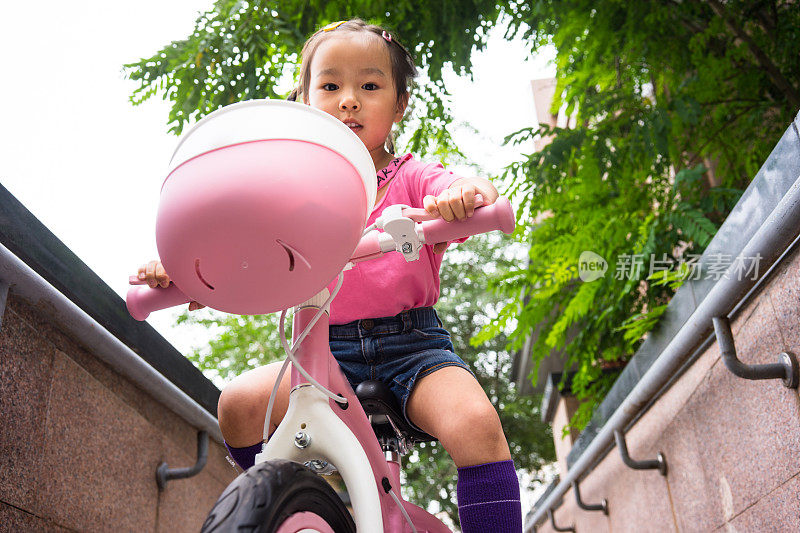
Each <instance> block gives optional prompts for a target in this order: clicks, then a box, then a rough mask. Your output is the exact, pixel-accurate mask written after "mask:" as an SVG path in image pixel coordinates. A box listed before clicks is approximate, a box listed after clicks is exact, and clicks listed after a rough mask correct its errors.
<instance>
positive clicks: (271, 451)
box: [256, 289, 450, 533]
mask: <svg viewBox="0 0 800 533" xmlns="http://www.w3.org/2000/svg"><path fill="white" fill-rule="evenodd" d="M323 293H327V289H324V290H323ZM310 301H319V297H317V298H315V299H312V300H309V302H310ZM318 310H319V307H317V306H315V305H311V304H303V305H301V306H299V307H298V308H297V310H296V312H295V314H294V321H293V328H292V331H293V332H294V335H295V336H297V335H298V334H299V332H300V331H302V330H303V329H304V328H305V327H306V326H307V325H308V324H309V323H310V322H311V320H312V318H313V317H314V315H315V314H316V313H317V311H318ZM328 323H329V322H328V314H327V313H323V315H322V316H321V317H320V319H319V320H318V321H317V323H316V324H315V325H314V326H313V328H312V329H311V330H310V331H309V334H308V336H307V337H306V338H305V339H304V340H303V341H302V343H301V344H300V346H299V347H298V348H297V350H296V352H295V357H296V358H297V361H298V363H299V364H300V365H302V367H303V368H305V369H306V371H307V372H308V373H309V374H310V375H311V376H312V377H314V379H316V380H317V381H318V382H319V383H320V384H321V385H323V386H324V387H326V388H328V389H330V390H332V391H333V392H336V393H337V394H340V395H342V396H344V397H345V398H347V402H348V403H347V406H346V407H344V408H343V407H340V405H339V404H338V403H337V402H336V401H334V400H332V399H330V398H328V397H327V396H326V395H325V394H323V393H322V392H320V391H319V390H317V389H316V387H314V386H313V385H311V384H310V383H309V382H308V381H307V380H306V379H305V378H304V377H303V376H302V375H301V374H300V373H299V372H298V371H297V370H296V369H295V368H292V373H291V386H292V388H291V392H290V394H289V407H288V410H287V412H286V415H285V416H284V418H283V420H282V421H281V423H280V424H279V425H278V427H277V429H276V430H275V432H274V433H273V434H272V436H271V437H270V439H269V441H268V442H267V443H266V445H265V447H264V450H263V451H262V452H261V453H260V454H258V455H257V456H256V463H260V462H263V461H269V460H272V459H288V460H291V461H297V462H301V463H304V462H306V461H311V460H315V459H317V460H323V461H327V462H329V463H331V464H333V465H335V466H336V468H337V470H338V471H339V472H340V474H341V476H342V479H343V480H344V482H345V485H346V486H347V491H348V493H349V495H350V501H351V502H352V507H353V514H354V516H353V518H354V520H355V523H356V529H357V530H358V532H359V533H372V532H376V533H383V532H390V533H401V532H402V533H405V532H409V533H410V532H411V531H412V530H411V528H410V527H409V526H408V523H407V522H406V520H405V518H404V516H403V514H402V512H401V511H400V509H399V508H398V506H397V503H396V502H395V501H394V499H393V498H392V497H391V495H390V494H389V492H388V489H387V485H388V486H389V487H390V488H391V489H393V490H394V492H395V494H396V495H397V497H398V498H399V500H400V502H401V503H402V505H403V508H404V509H405V510H406V512H407V513H408V514H409V516H410V517H411V521H412V522H413V523H414V526H415V527H416V529H417V531H418V532H419V533H423V532H428V533H449V532H450V529H449V528H448V527H447V526H445V525H444V524H443V523H442V522H441V521H440V520H439V519H437V518H436V517H435V516H433V515H432V514H430V513H428V512H427V511H425V510H424V509H422V508H421V507H419V506H417V505H414V504H413V503H410V502H407V501H405V500H403V499H402V496H401V494H400V464H399V463H398V462H395V461H392V460H387V459H386V458H385V456H384V453H383V451H381V448H380V445H379V443H378V440H377V438H376V437H375V434H374V432H373V430H372V426H371V424H370V422H369V420H368V419H367V415H366V414H365V413H364V409H363V408H362V407H361V403H360V402H359V400H358V398H357V397H356V395H355V393H354V392H353V389H352V387H350V384H349V383H348V382H347V379H346V378H345V377H344V375H343V374H342V371H341V370H340V369H339V363H337V362H336V359H334V357H333V355H332V354H331V351H330V347H329V345H328ZM298 433H304V434H305V435H306V439H301V440H300V442H298V441H297V440H296V438H295V436H296V435H297V434H298ZM304 440H305V442H303V441H304Z"/></svg>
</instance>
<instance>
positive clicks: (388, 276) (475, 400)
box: [139, 19, 522, 533]
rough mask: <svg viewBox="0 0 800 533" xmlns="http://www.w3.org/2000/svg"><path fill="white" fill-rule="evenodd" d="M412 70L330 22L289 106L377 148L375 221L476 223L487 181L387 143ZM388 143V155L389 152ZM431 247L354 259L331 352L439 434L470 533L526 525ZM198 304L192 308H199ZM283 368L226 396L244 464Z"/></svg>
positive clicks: (147, 274)
mask: <svg viewBox="0 0 800 533" xmlns="http://www.w3.org/2000/svg"><path fill="white" fill-rule="evenodd" d="M415 75H416V67H415V66H414V62H413V60H412V58H411V55H410V54H409V53H408V51H407V50H406V49H405V48H404V47H403V46H402V45H401V44H400V43H398V42H397V39H396V37H395V36H393V35H391V34H390V33H389V32H387V31H385V30H384V29H383V28H381V27H378V26H372V25H367V24H365V23H364V22H363V21H361V20H359V19H354V20H349V21H346V22H337V23H335V24H331V25H329V26H327V27H325V28H323V29H322V30H320V31H318V32H317V33H315V34H314V35H312V36H311V37H310V38H309V39H308V41H306V43H305V45H304V46H303V51H302V66H301V72H300V78H299V85H298V87H297V89H295V91H293V93H292V96H290V99H293V100H297V101H301V102H303V103H305V104H307V105H311V106H313V107H316V108H318V109H321V110H323V111H325V112H327V113H329V114H330V115H332V116H334V117H336V118H337V119H339V120H341V121H342V122H344V123H345V124H346V125H347V126H348V127H350V129H351V130H352V131H353V132H354V133H355V134H356V135H357V136H358V137H359V139H361V141H362V142H363V143H364V145H365V146H366V147H367V150H369V153H370V155H371V156H372V160H373V162H374V163H375V168H376V169H380V170H378V173H377V177H376V179H377V182H378V196H377V199H376V201H375V208H374V210H373V212H372V215H371V216H370V218H369V220H368V222H367V224H371V223H372V222H374V220H375V218H376V217H377V216H378V215H380V213H381V211H382V208H383V207H385V206H388V205H392V204H406V205H409V206H411V207H424V208H425V209H426V210H427V211H428V212H430V213H432V214H434V215H438V216H441V217H442V218H444V219H445V220H447V221H453V220H456V219H458V220H461V219H464V218H466V217H469V216H472V214H473V211H474V208H475V195H476V194H481V195H482V196H483V198H484V202H485V203H487V204H491V203H493V202H494V201H495V200H496V199H497V196H498V194H497V190H496V189H495V188H494V186H493V185H492V184H491V183H489V182H488V181H487V180H485V179H481V178H463V177H459V176H456V175H454V174H453V173H451V172H448V171H446V170H444V168H442V165H440V164H425V163H422V162H419V161H416V160H415V159H414V158H413V157H412V156H411V154H406V155H402V156H399V157H398V156H396V155H395V154H394V153H392V151H393V146H392V144H391V140H389V137H390V135H391V129H392V125H393V124H394V123H397V122H400V120H401V119H402V118H403V114H404V112H405V109H406V106H407V105H408V99H409V92H408V84H409V82H410V81H411V79H412V78H413V77H414V76H415ZM387 145H388V149H387ZM446 247H447V243H438V244H436V245H434V246H424V247H423V250H421V251H420V258H419V260H418V261H412V262H410V263H406V261H405V259H404V258H403V257H402V256H401V255H400V254H387V255H385V256H383V257H381V258H380V259H376V260H372V261H365V262H363V263H358V264H356V265H355V266H354V268H353V269H351V270H348V271H347V272H345V276H344V283H343V285H342V288H341V290H340V291H339V294H338V295H337V297H336V298H335V299H334V300H333V302H332V305H331V308H330V324H331V326H330V347H331V351H332V353H333V355H334V357H335V358H336V359H337V361H338V362H339V364H340V366H341V368H342V371H343V372H344V374H345V376H346V377H347V379H348V380H349V381H350V383H351V384H352V385H353V388H354V389H355V387H356V385H357V384H358V383H360V382H361V381H365V380H367V379H376V378H377V379H381V380H382V381H384V382H385V383H386V384H387V385H388V386H389V387H390V388H391V389H392V392H393V393H394V394H395V395H396V396H397V398H398V400H399V402H400V405H401V406H402V408H403V412H404V413H405V415H406V418H407V419H408V421H409V422H411V423H412V424H413V425H414V426H416V427H418V428H420V429H422V430H423V431H425V432H426V433H429V434H430V435H433V436H434V437H436V438H437V439H438V440H439V442H441V444H442V446H444V448H445V449H446V450H447V452H448V453H449V454H450V456H451V457H452V459H453V461H454V462H455V464H456V466H457V467H458V485H457V495H458V509H459V517H460V519H461V525H462V529H463V531H464V532H465V533H468V532H489V531H491V532H493V533H494V532H498V533H499V532H514V533H518V532H520V531H521V530H522V515H521V508H520V501H519V485H518V482H517V477H516V472H515V470H514V463H513V461H512V460H511V454H510V452H509V448H508V444H507V442H506V439H505V435H504V434H503V429H502V427H501V426H500V419H499V417H498V415H497V412H496V411H495V409H494V407H493V405H492V403H491V402H490V401H489V399H488V398H487V397H486V394H485V393H484V391H483V389H482V388H481V386H480V384H479V383H478V381H477V380H476V379H475V376H474V375H473V374H472V372H471V371H470V369H469V367H468V366H467V365H466V364H465V363H464V361H463V360H462V359H461V358H460V357H458V356H457V355H456V354H455V353H454V349H453V345H452V343H451V341H450V335H449V334H448V332H447V331H446V330H444V329H442V328H441V322H440V321H439V318H438V316H437V315H436V312H435V311H434V309H433V307H431V306H433V305H434V304H435V303H436V301H437V300H438V298H439V267H440V265H441V262H442V256H441V253H442V252H443V251H444V249H445V248H446ZM139 276H140V278H142V279H146V280H147V281H148V282H149V283H150V285H151V286H155V285H156V284H158V283H160V284H161V285H163V286H166V285H167V284H168V282H169V280H168V278H167V277H166V274H165V273H164V271H163V268H161V265H160V264H159V263H157V262H155V261H154V262H151V263H150V264H149V265H148V266H146V267H141V268H140V269H139ZM198 307H199V306H198V305H197V304H196V303H193V304H191V305H190V309H196V308H198ZM281 364H282V362H278V363H272V364H270V365H266V366H263V367H260V368H256V369H253V370H250V371H248V372H245V373H244V374H242V375H240V376H238V377H237V378H235V379H234V380H233V381H231V383H229V384H228V385H227V386H226V387H225V390H223V391H222V394H221V395H220V399H219V408H218V416H219V425H220V429H221V431H222V434H223V436H224V437H225V441H226V443H227V446H228V449H229V450H230V453H231V456H232V457H233V458H234V459H235V460H236V462H237V463H239V465H240V466H241V467H242V468H244V469H247V468H249V467H250V466H252V465H253V463H254V460H255V455H256V454H257V453H258V452H260V451H261V442H262V433H263V421H264V417H265V415H266V410H267V403H268V400H269V395H270V393H271V391H272V388H273V385H274V383H275V380H276V379H277V374H278V371H279V369H280V366H281ZM289 386H290V385H289V373H288V372H287V373H286V374H285V376H284V378H283V380H282V382H281V385H280V387H279V389H278V393H279V397H277V398H276V399H275V405H274V408H273V412H272V416H271V420H270V428H269V430H270V433H271V432H272V431H273V429H274V428H275V427H277V425H278V424H279V423H280V421H281V419H282V418H283V416H284V415H285V414H286V409H287V406H288V402H289Z"/></svg>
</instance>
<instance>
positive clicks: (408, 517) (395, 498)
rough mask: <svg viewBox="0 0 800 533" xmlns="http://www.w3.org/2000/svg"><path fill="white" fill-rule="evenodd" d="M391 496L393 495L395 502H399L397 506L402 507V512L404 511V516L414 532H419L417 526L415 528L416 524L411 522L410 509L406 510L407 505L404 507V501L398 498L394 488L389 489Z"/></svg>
mask: <svg viewBox="0 0 800 533" xmlns="http://www.w3.org/2000/svg"><path fill="white" fill-rule="evenodd" d="M389 496H391V497H392V499H393V500H394V502H395V503H396V504H397V506H398V507H399V508H400V512H401V513H403V516H404V517H406V522H408V525H409V526H411V530H412V531H413V532H414V533H417V528H415V527H414V524H413V523H412V522H411V517H410V516H408V511H406V508H405V507H403V504H402V502H401V501H400V498H398V497H397V494H395V493H394V489H391V490H390V491H389Z"/></svg>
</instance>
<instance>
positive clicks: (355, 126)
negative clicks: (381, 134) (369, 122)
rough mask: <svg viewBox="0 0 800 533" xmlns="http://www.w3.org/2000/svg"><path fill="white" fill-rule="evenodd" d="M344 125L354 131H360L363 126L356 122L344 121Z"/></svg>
mask: <svg viewBox="0 0 800 533" xmlns="http://www.w3.org/2000/svg"><path fill="white" fill-rule="evenodd" d="M344 125H345V126H347V127H348V128H350V129H351V130H352V131H354V132H358V131H361V130H362V129H363V128H364V126H362V125H361V124H359V123H358V122H351V121H345V123H344Z"/></svg>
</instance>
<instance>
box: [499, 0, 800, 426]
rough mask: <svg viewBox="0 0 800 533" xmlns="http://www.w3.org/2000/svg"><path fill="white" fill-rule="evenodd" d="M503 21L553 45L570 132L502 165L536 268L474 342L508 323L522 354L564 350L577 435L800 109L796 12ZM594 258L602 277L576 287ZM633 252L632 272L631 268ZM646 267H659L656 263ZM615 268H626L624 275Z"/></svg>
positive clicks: (559, 13)
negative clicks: (527, 345) (667, 269)
mask: <svg viewBox="0 0 800 533" xmlns="http://www.w3.org/2000/svg"><path fill="white" fill-rule="evenodd" d="M518 7H519V8H520V9H519V10H517V11H515V12H513V15H512V16H513V17H514V21H513V22H512V23H511V27H512V28H514V29H515V30H516V31H518V32H520V33H521V34H522V35H523V36H524V37H525V38H526V39H527V40H528V41H529V42H530V43H531V44H532V46H533V47H534V48H535V47H537V46H542V45H544V44H550V43H552V44H553V45H555V47H556V49H557V59H556V62H557V68H558V75H557V79H558V83H557V89H556V95H557V98H556V100H555V102H554V103H553V109H554V110H557V109H558V108H559V107H561V106H564V107H565V109H566V112H567V114H568V115H572V116H573V118H574V120H575V123H576V126H575V127H574V128H571V129H558V128H556V129H553V130H551V129H548V128H541V129H540V130H538V131H536V130H533V129H527V130H523V131H520V132H517V133H515V134H513V135H511V136H509V138H508V141H509V142H514V143H521V142H523V141H525V142H530V140H531V139H532V138H533V137H534V136H535V135H537V134H539V135H555V138H554V141H553V142H552V144H550V145H549V146H548V147H547V148H545V149H544V150H542V151H541V152H539V153H529V154H527V155H525V156H524V158H523V160H522V161H520V162H519V163H515V164H513V165H511V166H510V167H509V168H508V176H509V178H510V181H512V182H513V184H514V185H513V191H512V192H513V193H514V194H515V195H516V196H517V198H518V199H519V200H520V202H521V204H522V206H523V217H522V219H523V220H528V221H534V223H532V224H528V225H525V226H524V228H525V233H524V235H523V237H522V238H523V240H524V241H526V242H528V243H530V253H529V255H530V262H529V264H528V265H527V268H521V269H519V270H517V271H515V272H511V273H509V275H508V276H507V277H505V278H503V279H502V280H501V282H496V286H497V287H498V289H500V290H502V291H504V292H505V293H506V294H507V295H509V296H512V295H515V294H520V291H523V290H524V291H525V295H526V299H525V300H523V299H517V300H516V301H513V302H512V303H510V304H509V305H508V306H507V307H506V309H504V310H503V311H502V312H501V318H500V319H499V320H498V321H497V322H496V323H495V324H493V326H492V327H490V328H487V329H486V330H485V331H484V335H483V337H484V338H485V337H487V336H489V335H491V334H493V333H494V332H495V331H496V330H495V329H494V328H495V327H498V328H499V329H502V328H503V327H505V325H506V324H508V323H510V321H512V320H513V321H515V322H516V324H517V326H516V329H515V332H514V333H513V334H512V338H513V339H514V341H513V342H514V346H517V347H518V346H521V344H522V342H523V340H524V338H525V336H526V335H527V334H528V332H529V331H530V330H531V328H533V327H534V326H536V325H540V326H541V331H542V333H541V335H540V336H539V337H538V339H537V342H536V343H535V345H534V349H533V358H534V359H535V360H541V359H542V358H543V357H545V356H546V355H547V354H548V353H549V352H550V351H551V350H552V349H553V348H557V349H561V350H564V351H565V352H566V353H567V354H568V356H569V361H568V363H567V364H568V365H574V366H575V367H576V368H577V375H576V377H575V379H574V380H573V383H572V386H573V391H576V392H577V395H578V397H579V398H581V399H584V400H587V401H585V402H584V404H583V405H582V406H581V408H580V409H579V410H578V412H577V413H576V417H575V418H574V419H573V423H574V424H575V425H576V426H578V427H582V426H583V425H584V424H585V423H586V422H587V421H588V420H589V418H590V416H591V414H592V409H593V408H594V406H595V405H597V403H598V402H599V401H600V400H602V398H603V397H604V395H605V393H606V392H607V390H608V388H609V387H610V386H611V385H612V384H613V381H614V379H615V378H616V375H615V374H613V373H611V374H602V373H601V370H602V368H603V367H604V366H617V367H621V366H622V365H621V364H620V363H622V364H624V362H625V361H627V360H628V359H629V358H630V356H631V355H632V354H633V353H634V352H635V349H636V348H637V347H638V345H639V343H640V341H641V339H642V338H643V336H644V335H645V334H646V332H647V331H648V330H649V329H651V328H652V327H653V326H654V325H655V324H656V323H657V319H658V316H660V314H661V313H663V311H664V308H665V305H666V304H667V302H668V301H669V298H670V297H671V296H672V294H674V291H675V289H676V288H677V286H678V285H679V282H680V278H681V277H683V275H686V274H692V271H691V269H687V268H683V269H682V270H680V273H679V274H676V273H675V272H673V273H672V274H669V275H667V276H666V277H665V275H664V273H663V272H658V271H657V269H656V270H655V271H654V270H653V269H651V265H652V266H655V267H662V266H665V265H668V264H672V265H675V264H681V263H683V264H684V265H685V264H688V263H690V262H691V260H693V259H695V258H696V257H697V255H698V254H700V253H701V252H702V251H703V250H704V249H705V247H706V245H707V244H708V242H709V240H710V239H711V237H713V235H714V233H715V232H716V229H717V227H718V226H719V224H720V223H721V222H722V221H723V220H724V218H725V216H726V215H727V214H728V212H729V211H730V209H731V208H732V206H733V205H734V204H735V201H736V200H737V199H738V197H739V195H740V193H741V190H742V189H743V188H744V187H745V186H746V185H747V184H748V183H749V180H750V179H751V178H752V176H753V175H754V174H755V173H756V171H757V170H758V168H759V166H760V164H761V162H763V161H764V159H765V158H766V156H767V155H768V154H769V152H770V150H771V149H772V147H773V146H774V144H775V143H776V142H777V140H778V139H779V138H780V136H781V134H782V133H783V131H784V130H785V128H786V126H787V124H789V123H790V122H791V120H792V117H793V115H794V113H796V112H797V110H798V107H800V91H799V90H798V87H797V82H796V80H798V79H800V78H798V75H800V61H798V60H797V54H796V50H797V46H798V45H799V44H800V32H799V31H798V28H800V9H798V8H797V6H796V5H793V4H789V3H782V2H770V1H740V0H731V1H728V2H725V3H722V2H719V1H711V2H673V1H666V2H616V1H602V2H595V1H588V0H568V1H538V2H529V3H526V4H519V6H518ZM586 250H590V251H594V252H596V253H598V254H599V255H601V256H603V257H604V258H606V259H607V260H608V262H609V274H607V275H606V276H605V277H604V278H602V279H601V280H599V281H594V282H591V283H583V282H581V281H580V280H579V278H578V273H579V272H578V261H579V258H580V255H581V253H582V252H583V251H586ZM639 258H641V260H642V265H641V268H636V267H637V265H636V263H637V261H638V259H639ZM651 261H653V262H652V263H651ZM620 274H624V275H620Z"/></svg>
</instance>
